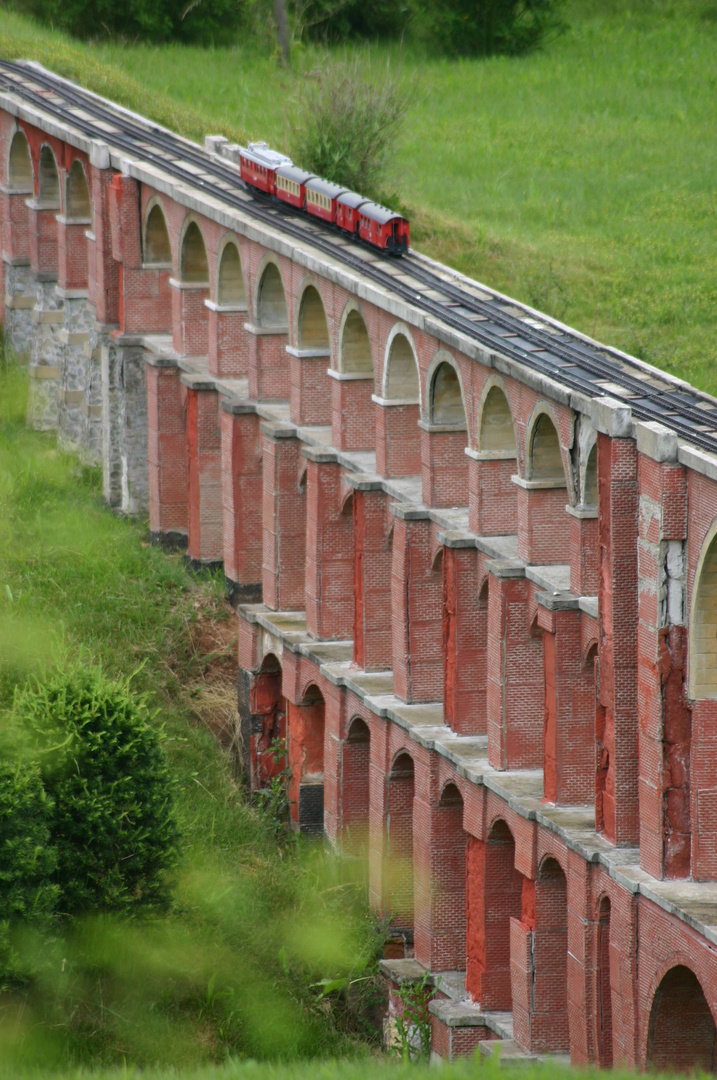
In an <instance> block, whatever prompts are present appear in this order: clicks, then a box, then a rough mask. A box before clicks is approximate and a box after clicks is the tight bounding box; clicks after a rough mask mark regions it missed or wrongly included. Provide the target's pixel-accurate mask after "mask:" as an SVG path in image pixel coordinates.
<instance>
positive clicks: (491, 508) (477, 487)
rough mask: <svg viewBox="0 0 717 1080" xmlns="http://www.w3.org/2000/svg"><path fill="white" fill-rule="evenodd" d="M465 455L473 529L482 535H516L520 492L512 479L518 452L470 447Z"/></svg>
mask: <svg viewBox="0 0 717 1080" xmlns="http://www.w3.org/2000/svg"><path fill="white" fill-rule="evenodd" d="M465 454H466V455H467V457H468V523H469V528H470V529H471V531H472V532H474V533H478V535H479V536H513V535H514V534H515V533H517V531H518V493H517V491H516V487H515V484H514V483H513V479H512V478H513V475H514V474H515V471H516V468H517V466H516V456H515V452H514V451H510V450H493V451H490V450H487V451H485V450H471V449H470V447H467V448H466V450H465Z"/></svg>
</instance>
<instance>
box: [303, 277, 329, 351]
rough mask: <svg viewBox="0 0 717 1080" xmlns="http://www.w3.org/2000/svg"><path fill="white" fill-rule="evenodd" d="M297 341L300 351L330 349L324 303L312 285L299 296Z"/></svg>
mask: <svg viewBox="0 0 717 1080" xmlns="http://www.w3.org/2000/svg"><path fill="white" fill-rule="evenodd" d="M298 341H299V348H300V349H317V350H319V349H322V350H326V351H327V352H328V351H329V349H330V343H329V328H328V325H327V322H326V312H325V311H324V303H323V300H322V299H321V296H320V295H319V291H318V289H316V288H314V286H313V285H307V286H306V288H305V289H304V292H303V294H302V296H301V304H300V305H299V334H298Z"/></svg>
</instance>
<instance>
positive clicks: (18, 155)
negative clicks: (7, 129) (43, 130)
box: [8, 131, 33, 191]
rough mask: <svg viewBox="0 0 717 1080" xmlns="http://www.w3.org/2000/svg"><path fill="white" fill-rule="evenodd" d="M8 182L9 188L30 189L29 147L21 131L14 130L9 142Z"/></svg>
mask: <svg viewBox="0 0 717 1080" xmlns="http://www.w3.org/2000/svg"><path fill="white" fill-rule="evenodd" d="M8 183H9V185H10V187H11V188H17V189H18V190H20V191H31V190H32V185H33V175H32V158H31V157H30V147H29V146H28V144H27V139H26V138H25V135H24V133H23V132H22V131H16V132H15V134H14V135H13V137H12V142H11V143H10V157H9V160H8Z"/></svg>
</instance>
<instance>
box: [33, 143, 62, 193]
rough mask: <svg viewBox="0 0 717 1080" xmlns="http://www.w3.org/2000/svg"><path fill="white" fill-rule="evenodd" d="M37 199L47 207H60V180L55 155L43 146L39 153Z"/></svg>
mask: <svg viewBox="0 0 717 1080" xmlns="http://www.w3.org/2000/svg"><path fill="white" fill-rule="evenodd" d="M38 198H39V200H40V202H41V203H46V204H47V205H48V206H53V205H55V206H59V205H60V178H59V176H58V173H57V162H56V161H55V155H54V154H53V152H52V150H51V149H50V147H49V146H43V148H42V150H41V151H40V177H39V186H38Z"/></svg>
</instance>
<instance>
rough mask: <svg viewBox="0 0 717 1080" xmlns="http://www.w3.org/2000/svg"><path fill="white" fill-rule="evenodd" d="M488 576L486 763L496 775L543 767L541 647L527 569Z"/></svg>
mask: <svg viewBox="0 0 717 1080" xmlns="http://www.w3.org/2000/svg"><path fill="white" fill-rule="evenodd" d="M486 570H488V572H489V574H490V577H489V586H488V693H487V706H488V761H489V762H490V764H491V765H492V766H493V768H494V769H540V768H542V766H543V727H544V705H545V703H544V689H543V647H542V641H541V638H540V633H535V632H534V631H533V630H532V628H531V626H530V621H529V620H530V615H529V601H530V585H529V583H528V581H527V580H526V578H525V568H524V567H523V565H522V564H521V563H519V562H517V561H511V560H510V559H505V560H502V561H498V560H493V561H488V562H486Z"/></svg>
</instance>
